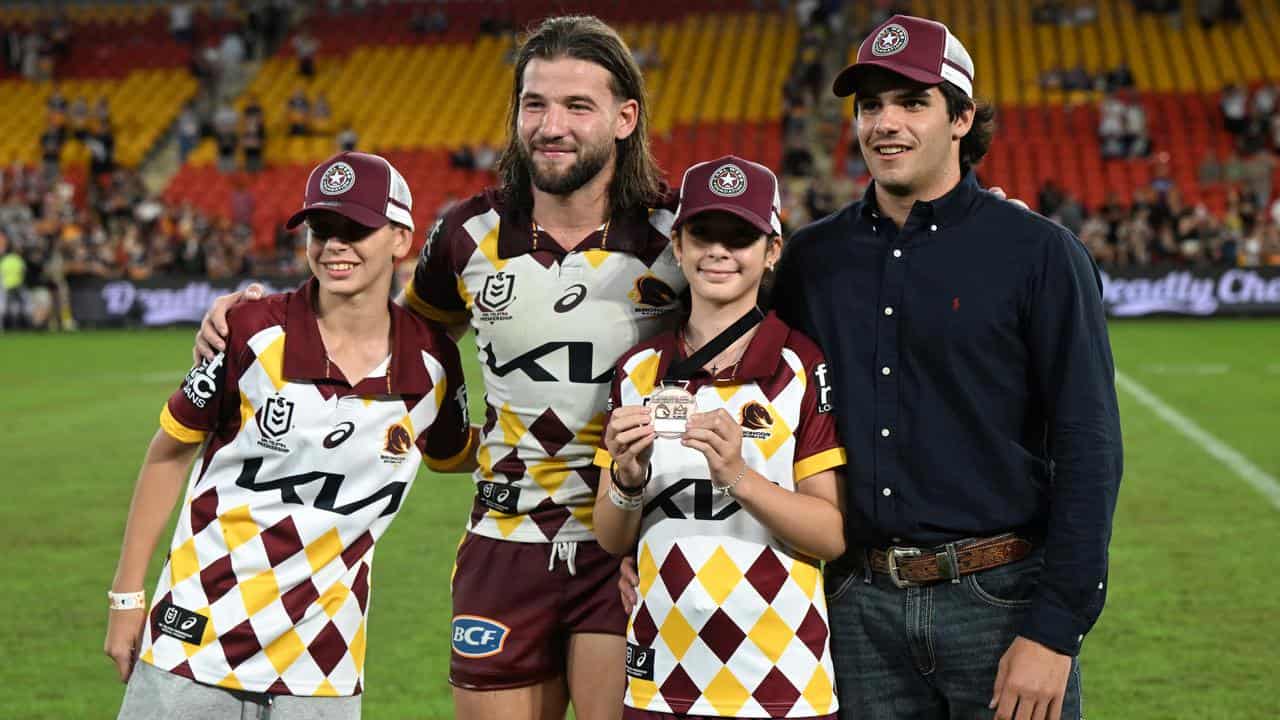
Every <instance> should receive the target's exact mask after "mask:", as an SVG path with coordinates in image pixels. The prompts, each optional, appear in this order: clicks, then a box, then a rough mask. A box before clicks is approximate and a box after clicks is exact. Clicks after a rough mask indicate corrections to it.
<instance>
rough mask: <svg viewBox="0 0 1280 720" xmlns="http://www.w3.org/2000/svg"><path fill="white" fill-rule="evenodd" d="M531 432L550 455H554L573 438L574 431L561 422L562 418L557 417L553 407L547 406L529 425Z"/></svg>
mask: <svg viewBox="0 0 1280 720" xmlns="http://www.w3.org/2000/svg"><path fill="white" fill-rule="evenodd" d="M529 433H530V434H532V435H533V439H534V440H537V441H538V444H539V445H541V446H542V449H543V450H546V451H547V454H548V455H553V456H554V455H555V454H556V453H558V452H560V448H563V447H564V446H565V445H568V444H569V441H570V440H573V431H572V430H570V429H569V428H567V427H565V425H564V423H562V422H560V418H558V417H556V414H555V413H554V412H552V411H551V408H547V409H546V410H545V411H544V412H543V413H542V414H541V415H539V416H538V419H537V420H534V421H533V424H532V425H530V426H529Z"/></svg>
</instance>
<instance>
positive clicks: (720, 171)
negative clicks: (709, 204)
mask: <svg viewBox="0 0 1280 720" xmlns="http://www.w3.org/2000/svg"><path fill="white" fill-rule="evenodd" d="M710 186H711V192H713V193H715V194H716V195H719V196H720V197H727V198H731V197H738V196H739V195H741V194H742V193H744V192H746V191H747V174H746V173H744V172H742V169H741V168H739V167H738V166H737V165H721V166H720V167H719V168H716V171H715V172H713V173H711V182H710Z"/></svg>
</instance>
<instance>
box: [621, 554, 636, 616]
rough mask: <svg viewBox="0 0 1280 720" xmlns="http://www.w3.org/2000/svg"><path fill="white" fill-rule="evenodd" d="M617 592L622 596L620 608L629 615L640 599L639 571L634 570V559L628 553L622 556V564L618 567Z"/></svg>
mask: <svg viewBox="0 0 1280 720" xmlns="http://www.w3.org/2000/svg"><path fill="white" fill-rule="evenodd" d="M618 575H619V577H618V594H619V595H621V596H622V609H623V610H626V611H627V614H628V615H630V614H631V611H632V610H635V609H636V603H637V602H639V601H640V592H639V590H638V589H637V588H639V587H640V573H637V572H636V559H635V558H634V557H631V556H630V555H628V556H627V557H624V558H622V566H621V567H620V568H618Z"/></svg>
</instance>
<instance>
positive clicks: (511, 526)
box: [488, 510, 526, 538]
mask: <svg viewBox="0 0 1280 720" xmlns="http://www.w3.org/2000/svg"><path fill="white" fill-rule="evenodd" d="M488 516H489V517H491V518H493V521H494V523H496V524H497V525H498V532H500V533H502V537H504V538H505V537H511V533H513V532H515V531H516V528H518V527H520V525H521V524H522V523H523V522H524V519H525V517H526V516H525V515H508V514H506V513H500V512H498V511H497V510H490V511H489V513H488Z"/></svg>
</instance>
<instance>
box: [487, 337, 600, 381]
mask: <svg viewBox="0 0 1280 720" xmlns="http://www.w3.org/2000/svg"><path fill="white" fill-rule="evenodd" d="M562 350H564V351H566V352H567V357H568V361H569V367H568V370H569V376H568V377H567V378H558V377H556V376H555V375H553V374H552V373H551V371H550V370H547V368H545V367H543V365H542V364H541V362H540V361H542V360H543V359H544V358H547V356H549V355H554V354H556V353H559V352H560V351H562ZM482 352H483V353H484V362H485V365H487V366H488V367H489V370H490V371H492V372H493V374H494V375H497V376H498V377H506V376H507V375H510V374H511V373H513V372H515V371H517V370H519V371H521V372H523V373H524V374H525V376H526V377H528V378H529V379H530V380H533V381H534V382H564V381H565V380H568V382H571V383H592V384H598V383H607V382H609V381H610V380H612V379H613V366H612V365H610V366H609V367H607V368H605V370H604V372H602V373H600V374H599V375H593V374H592V373H594V372H595V370H594V367H595V361H594V355H595V346H594V345H593V344H592V343H589V342H586V341H563V340H562V341H558V342H556V341H553V342H547V343H543V344H541V345H539V346H538V347H536V348H534V349H532V350H530V351H528V352H526V353H524V354H523V355H521V356H520V357H517V358H515V359H513V360H511V361H509V362H505V363H502V364H501V365H499V364H498V359H497V358H496V357H495V356H494V352H493V343H489V344H488V345H485V346H484V348H483V350H482Z"/></svg>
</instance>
